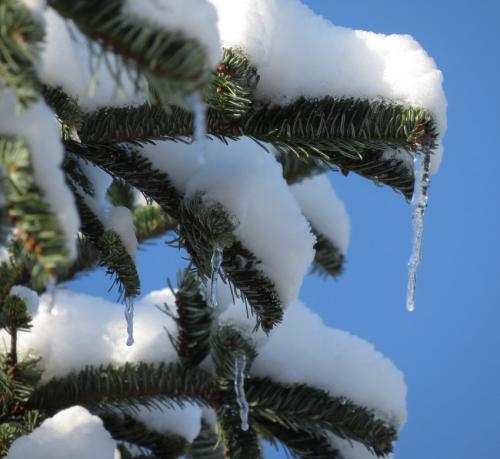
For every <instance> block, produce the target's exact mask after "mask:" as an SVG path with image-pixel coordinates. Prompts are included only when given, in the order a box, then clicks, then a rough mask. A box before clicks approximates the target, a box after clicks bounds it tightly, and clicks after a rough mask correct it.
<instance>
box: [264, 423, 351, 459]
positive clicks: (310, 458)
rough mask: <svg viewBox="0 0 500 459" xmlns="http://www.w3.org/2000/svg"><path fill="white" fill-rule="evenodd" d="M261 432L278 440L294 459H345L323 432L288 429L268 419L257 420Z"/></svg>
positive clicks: (272, 441)
mask: <svg viewBox="0 0 500 459" xmlns="http://www.w3.org/2000/svg"><path fill="white" fill-rule="evenodd" d="M256 422H257V423H258V429H259V432H261V433H262V432H264V436H265V437H268V438H270V439H273V440H271V443H275V441H274V438H276V439H277V440H278V441H279V442H280V443H281V444H282V445H283V447H284V448H285V449H286V450H287V452H288V453H289V455H290V456H291V457H292V458H297V459H344V458H342V456H341V455H340V453H339V451H338V450H337V449H336V448H335V447H334V446H333V445H332V443H331V441H330V440H329V438H328V436H327V435H326V434H325V433H324V432H321V431H317V432H311V431H305V430H300V429H297V430H295V429H287V428H286V427H284V426H282V425H280V424H278V423H274V422H270V421H269V420H267V419H256Z"/></svg>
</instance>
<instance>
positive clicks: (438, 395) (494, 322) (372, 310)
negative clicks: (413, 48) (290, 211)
mask: <svg viewBox="0 0 500 459" xmlns="http://www.w3.org/2000/svg"><path fill="white" fill-rule="evenodd" d="M306 3H308V4H309V5H310V6H311V7H312V8H313V9H314V10H315V11H316V12H318V13H320V14H322V15H323V16H325V17H327V18H328V19H330V20H332V22H334V23H336V24H338V25H343V26H348V27H353V28H360V29H366V30H372V31H376V32H383V33H409V34H411V35H413V36H414V37H415V38H416V39H417V40H418V41H419V42H420V43H421V44H422V45H423V46H424V47H425V48H426V49H427V50H428V52H429V53H430V54H431V55H432V56H433V57H434V58H435V60H436V61H437V63H438V65H439V67H440V68H441V69H442V70H443V72H444V75H445V90H446V93H447V97H448V102H449V109H448V120H449V131H448V134H447V136H446V139H445V147H446V154H445V158H444V161H443V164H442V168H441V170H440V172H439V174H438V175H436V176H435V177H434V180H433V182H432V185H431V190H430V193H431V197H430V206H429V208H428V212H427V218H426V229H425V237H424V258H423V262H422V265H421V267H420V270H419V276H418V292H417V306H416V312H414V313H413V314H410V313H408V312H406V310H405V293H406V279H407V269H406V264H407V261H408V258H409V255H410V248H411V223H410V208H409V206H408V205H407V204H406V203H405V201H404V199H403V198H402V197H401V196H399V195H397V194H395V193H394V192H392V191H391V190H389V189H387V188H378V187H376V186H374V185H373V184H372V183H371V182H368V181H366V180H364V179H361V178H359V177H356V176H354V175H352V174H350V175H349V176H348V177H347V178H346V177H343V176H342V175H340V174H333V175H332V180H333V183H334V185H335V188H336V190H337V192H338V194H339V196H340V197H341V198H342V199H343V200H344V201H345V203H346V205H347V208H348V211H349V213H350V216H351V223H352V236H351V246H350V250H349V254H348V260H347V266H346V271H345V274H344V275H343V276H342V277H341V278H340V279H339V280H337V281H333V280H327V281H324V280H320V279H318V278H315V277H311V276H310V277H308V278H307V279H306V281H305V284H304V286H303V289H302V293H301V296H302V298H303V300H304V301H305V302H306V303H307V304H308V306H309V307H311V308H312V309H314V310H315V311H317V312H318V313H319V314H320V315H321V316H322V317H323V318H324V320H325V322H326V323H328V324H329V325H331V326H334V327H336V328H341V329H345V330H348V331H350V332H351V333H353V334H356V335H358V336H361V337H363V338H365V339H367V340H368V341H371V342H372V343H374V344H375V346H376V347H377V348H378V349H379V350H380V351H382V352H383V353H384V354H385V355H386V356H388V357H390V358H391V359H392V360H393V361H394V362H395V363H396V365H397V366H398V367H399V368H400V369H401V370H403V372H404V373H405V374H406V380H407V384H408V387H409V396H408V410H409V420H408V423H407V425H406V426H405V428H404V430H403V432H402V434H401V438H400V440H399V442H398V444H397V449H396V453H397V454H396V457H397V458H401V459H422V458H425V459H434V458H436V459H448V458H450V459H451V458H453V459H471V458H492V457H495V456H496V455H497V454H498V450H500V394H499V388H500V352H499V350H500V332H499V328H500V285H499V281H500V267H499V260H500V248H499V239H500V215H499V206H498V202H499V201H500V190H499V183H500V180H499V177H498V173H499V172H498V171H499V170H500V157H499V154H498V146H497V144H496V142H497V139H498V134H499V132H498V131H499V128H500V119H499V111H498V106H499V104H500V93H499V90H498V81H499V78H498V75H499V73H500V52H499V50H498V46H499V44H500V29H499V27H498V18H499V17H500V3H499V2H498V1H495V0H490V1H488V0H481V1H476V2H472V1H459V0H454V1H451V0H434V1H432V2H431V1H427V0H424V1H422V0H421V1H418V2H409V1H401V0H399V1H395V0H381V1H373V0H364V1H361V0H352V1H349V2H347V1H344V2H339V1H335V2H334V1H326V0H307V1H306ZM327 58H328V55H327V54H326V55H325V59H327ZM178 255H179V254H178V253H176V252H175V251H174V250H172V249H167V248H166V247H165V246H164V245H157V246H156V250H147V251H143V252H141V255H140V269H141V274H142V282H143V292H148V291H150V290H152V289H158V288H162V287H164V286H165V280H166V277H167V276H169V277H171V278H172V279H175V272H176V269H177V268H178V266H179V262H180V258H179V256H178ZM107 285H108V284H107V281H106V280H105V279H104V276H103V275H102V273H99V274H97V275H92V276H88V277H85V278H83V279H81V280H79V281H78V282H76V283H75V284H74V287H75V288H77V289H78V290H81V291H85V292H87V293H92V294H99V295H102V296H107V295H106V286H107ZM114 297H115V295H114V294H113V295H112V298H114ZM267 457H269V458H271V459H272V458H282V457H285V455H284V453H283V452H270V453H268V454H267Z"/></svg>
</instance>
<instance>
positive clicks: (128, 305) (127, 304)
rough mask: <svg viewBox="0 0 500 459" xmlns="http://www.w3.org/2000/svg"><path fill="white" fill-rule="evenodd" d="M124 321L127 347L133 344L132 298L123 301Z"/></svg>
mask: <svg viewBox="0 0 500 459" xmlns="http://www.w3.org/2000/svg"><path fill="white" fill-rule="evenodd" d="M125 320H126V321H127V335H128V336H127V346H132V345H133V344H134V298H133V297H131V296H129V297H127V298H126V299H125Z"/></svg>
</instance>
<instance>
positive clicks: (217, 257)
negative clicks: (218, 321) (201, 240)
mask: <svg viewBox="0 0 500 459" xmlns="http://www.w3.org/2000/svg"><path fill="white" fill-rule="evenodd" d="M223 258H224V257H223V251H222V248H221V247H215V249H214V253H213V254H212V260H211V273H210V298H209V303H208V304H209V306H211V307H212V308H216V307H217V306H218V305H217V283H218V282H219V276H220V270H221V266H222V260H223Z"/></svg>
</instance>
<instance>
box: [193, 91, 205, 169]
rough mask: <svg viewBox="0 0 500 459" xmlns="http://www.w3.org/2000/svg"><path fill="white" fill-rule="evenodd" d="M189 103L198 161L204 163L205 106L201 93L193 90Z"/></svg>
mask: <svg viewBox="0 0 500 459" xmlns="http://www.w3.org/2000/svg"><path fill="white" fill-rule="evenodd" d="M189 103H190V104H191V108H192V110H193V114H194V138H193V140H194V142H195V143H196V145H197V148H198V158H197V160H198V163H199V164H200V165H203V164H205V161H206V140H207V106H206V104H205V101H204V100H203V93H202V92H200V91H197V92H195V93H194V94H193V95H191V96H190V97H189Z"/></svg>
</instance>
